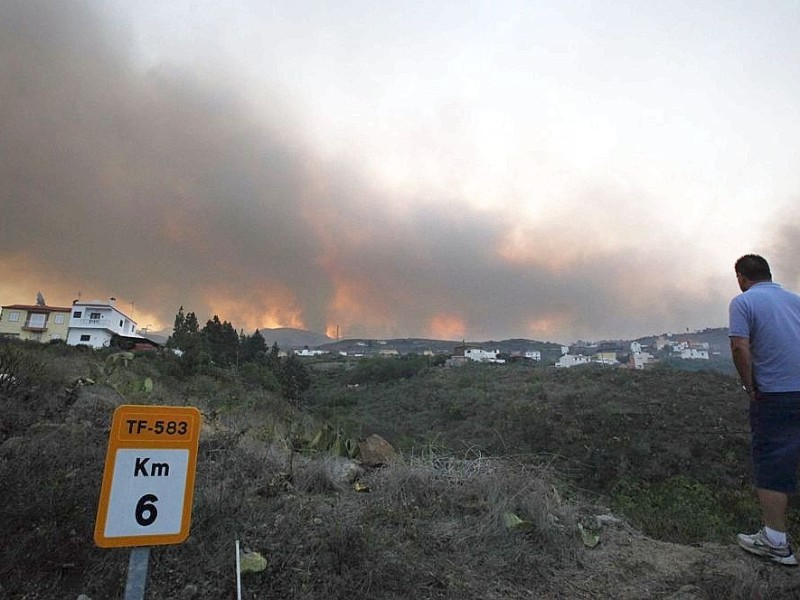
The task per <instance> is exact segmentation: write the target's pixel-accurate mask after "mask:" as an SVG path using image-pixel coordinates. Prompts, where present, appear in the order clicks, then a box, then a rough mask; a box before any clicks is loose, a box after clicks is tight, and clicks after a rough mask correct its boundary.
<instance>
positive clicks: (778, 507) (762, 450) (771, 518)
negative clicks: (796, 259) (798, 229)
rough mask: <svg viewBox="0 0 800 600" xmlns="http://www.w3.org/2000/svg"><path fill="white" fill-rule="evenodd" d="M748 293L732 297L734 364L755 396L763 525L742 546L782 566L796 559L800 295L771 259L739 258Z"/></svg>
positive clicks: (753, 424)
mask: <svg viewBox="0 0 800 600" xmlns="http://www.w3.org/2000/svg"><path fill="white" fill-rule="evenodd" d="M734 269H735V271H736V279H737V281H738V282H739V288H740V289H741V290H742V292H743V293H742V294H740V295H738V296H736V297H735V298H734V299H733V300H732V301H731V303H730V308H729V317H730V326H729V332H728V335H729V336H730V342H731V354H732V355H733V364H734V365H735V366H736V370H737V371H738V373H739V377H740V378H741V382H742V388H743V389H744V391H745V392H746V393H747V395H748V397H749V398H750V431H751V453H752V459H753V479H754V482H755V487H756V494H757V496H758V501H759V504H760V505H761V513H762V517H763V520H764V527H763V528H762V529H761V530H760V531H758V532H757V533H754V534H744V533H740V534H739V535H737V536H736V541H737V542H738V543H739V545H740V546H741V547H742V548H744V549H745V550H747V551H748V552H752V553H753V554H758V555H760V556H765V557H767V558H769V559H770V560H772V561H774V562H777V563H780V564H782V565H792V566H794V565H797V559H796V558H795V556H794V553H793V552H792V547H791V546H790V545H789V541H788V539H787V537H786V508H787V506H788V502H789V494H792V493H794V492H795V490H796V487H797V468H798V463H800V296H798V295H797V294H793V293H791V292H789V291H786V290H784V289H783V288H782V287H781V286H779V285H778V284H777V283H773V282H772V273H771V272H770V269H769V264H768V263H767V261H766V260H765V259H764V258H762V257H761V256H758V255H755V254H747V255H745V256H742V257H741V258H740V259H739V260H737V261H736V264H735V267H734Z"/></svg>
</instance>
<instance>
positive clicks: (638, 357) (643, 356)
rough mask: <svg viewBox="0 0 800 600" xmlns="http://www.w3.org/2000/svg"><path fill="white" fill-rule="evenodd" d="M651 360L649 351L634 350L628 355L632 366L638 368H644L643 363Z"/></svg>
mask: <svg viewBox="0 0 800 600" xmlns="http://www.w3.org/2000/svg"><path fill="white" fill-rule="evenodd" d="M652 360H653V355H652V354H650V353H649V352H634V353H633V354H631V357H630V363H633V368H634V369H639V370H642V369H644V368H645V365H647V364H648V363H650V362H652ZM630 363H629V364H630Z"/></svg>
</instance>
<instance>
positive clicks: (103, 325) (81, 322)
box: [69, 319, 113, 329]
mask: <svg viewBox="0 0 800 600" xmlns="http://www.w3.org/2000/svg"><path fill="white" fill-rule="evenodd" d="M69 326H70V327H91V328H94V329H113V325H112V324H111V319H72V321H71V322H70V324H69Z"/></svg>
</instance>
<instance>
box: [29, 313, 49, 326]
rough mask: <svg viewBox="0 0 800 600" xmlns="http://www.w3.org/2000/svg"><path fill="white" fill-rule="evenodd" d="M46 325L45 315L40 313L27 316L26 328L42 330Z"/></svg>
mask: <svg viewBox="0 0 800 600" xmlns="http://www.w3.org/2000/svg"><path fill="white" fill-rule="evenodd" d="M46 324H47V315H45V314H42V313H31V314H29V315H28V327H34V328H36V329H44V327H45V325H46Z"/></svg>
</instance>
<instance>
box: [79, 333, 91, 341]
mask: <svg viewBox="0 0 800 600" xmlns="http://www.w3.org/2000/svg"><path fill="white" fill-rule="evenodd" d="M91 339H92V336H90V335H89V334H87V333H84V334H83V335H82V336H81V341H82V342H88V341H90V340H91Z"/></svg>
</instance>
